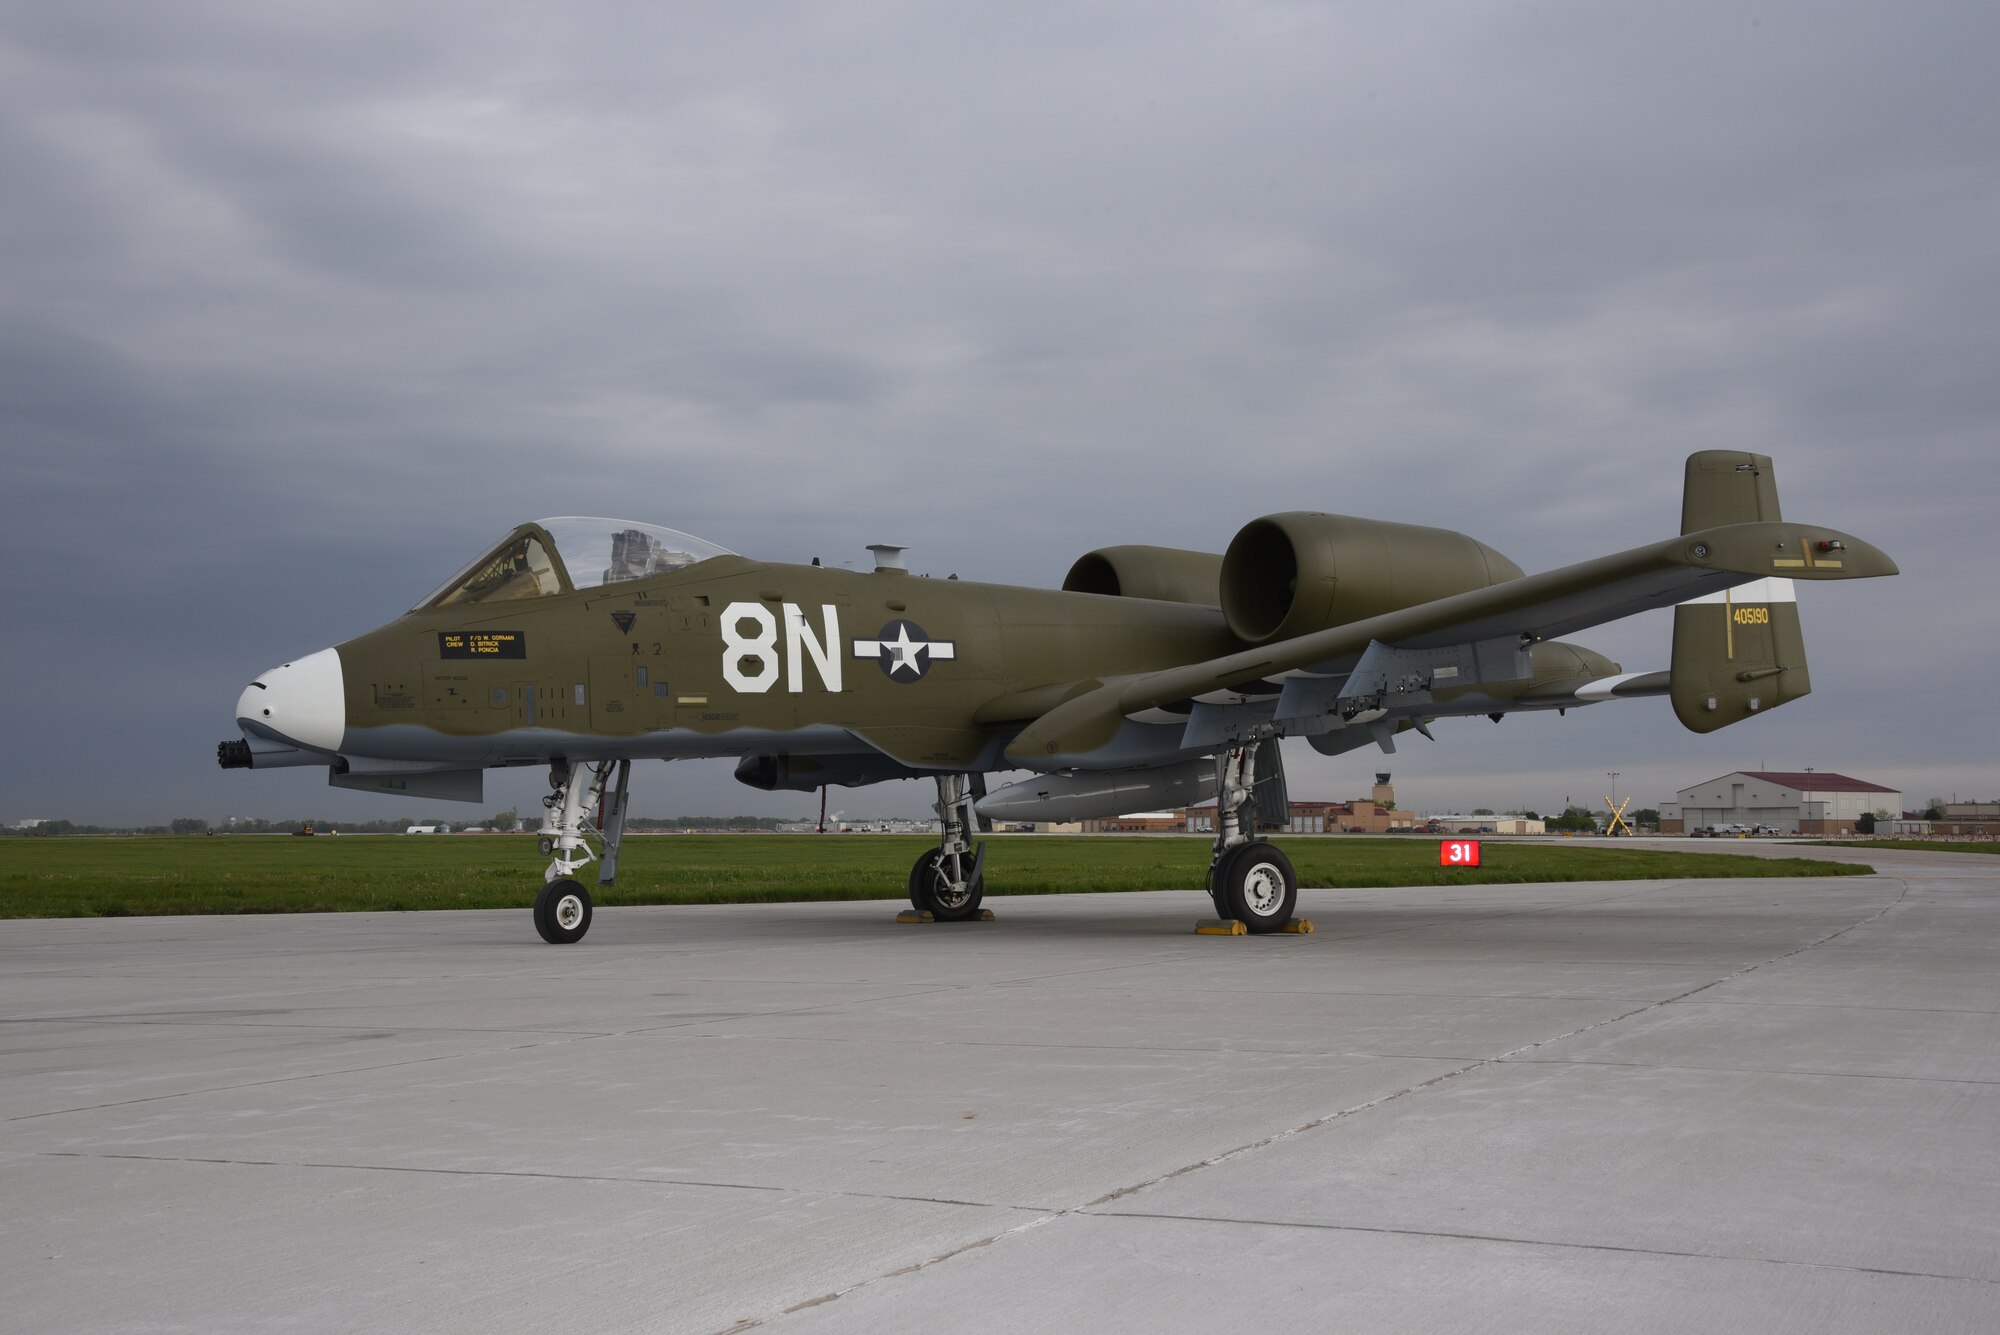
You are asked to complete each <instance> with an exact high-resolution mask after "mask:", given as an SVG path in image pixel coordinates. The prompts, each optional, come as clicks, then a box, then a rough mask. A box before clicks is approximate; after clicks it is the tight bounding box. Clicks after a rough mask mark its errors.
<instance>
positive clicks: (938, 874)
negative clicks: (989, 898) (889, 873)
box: [910, 848, 986, 922]
mask: <svg viewBox="0 0 2000 1335" xmlns="http://www.w3.org/2000/svg"><path fill="white" fill-rule="evenodd" d="M971 857H972V855H971V854H970V853H967V854H964V855H962V860H969V859H970V858H971ZM943 858H944V855H943V854H942V853H940V852H939V851H938V850H937V849H935V848H933V849H928V850H926V851H925V853H924V855H923V856H922V857H920V858H918V859H917V865H916V866H914V867H912V868H910V904H911V906H912V907H914V908H916V909H917V910H918V911H919V912H923V913H928V914H930V915H931V916H932V917H933V918H935V919H937V920H938V921H939V922H965V921H966V920H968V919H970V918H976V917H978V916H979V901H980V900H982V899H984V898H985V897H986V877H985V876H984V875H983V874H982V875H979V876H975V877H973V878H972V884H971V885H969V886H967V887H966V888H965V889H964V890H963V891H962V892H960V893H959V894H957V895H954V894H952V892H951V886H950V884H949V882H947V881H946V880H945V879H944V871H943V870H942V868H941V867H940V866H939V865H938V864H939V863H940V862H941V861H943Z"/></svg>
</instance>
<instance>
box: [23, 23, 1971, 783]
mask: <svg viewBox="0 0 2000 1335" xmlns="http://www.w3.org/2000/svg"><path fill="white" fill-rule="evenodd" d="M1996 50H2000V8H1996V7H1995V6H1993V5H1992V4H1991V3H1990V0H1986V2H1980V0H1968V2H1967V3H1962V4H1960V3H1940V2H1937V0H1912V2H1911V3H1904V4H1897V5H1883V4H1879V3H1829V2H1828V0H1815V2H1814V3H1774V4H1750V5H1746V4H1742V3H1739V2H1736V0H1732V2H1730V3H1705V2H1685V0H1684V2H1683V3H1677V4H1673V5H1663V4H1643V5H1640V4H1632V5H1621V4H1614V3H1607V2H1606V0H1572V2H1568V3H1541V4H1522V3H1402V4H1394V5H1391V4H1382V3H1374V4H1359V3H1350V4H1283V3H1254V2H1253V3H1232V4H1222V3H1210V4H1188V3H1159V2H1158V0H1147V2H1146V3H1139V2H1138V0H1133V2H1131V3H1096V4H1093V3H1075V2H1074V0H1072V2H1070V3H1062V4H1046V5H1045V4H1038V3H1013V4H1006V5H996V4H977V5H965V6H957V5H949V4H936V3H921V4H919V3H878V2H876V0H843V2H842V3H838V4H782V3H766V4H731V5H720V4H711V5H693V4H636V3H635V4H597V5H593V4H569V5H562V6H553V5H544V4H526V3H516V2H515V0H479V3H464V4H449V3H431V4H424V5H409V4H403V3H396V4H389V3H369V2H366V0H327V2H325V3H288V4H271V3H267V2H265V0H257V2H255V3H247V2H246V3H199V2H196V0H177V3H174V4H153V3H144V2H142V0H133V2H132V3H128V4H111V3H82V4H62V5H58V4H44V3H35V2H34V0H0V195H3V196H4V203H0V469H4V475H0V476H4V490H0V555H4V558H5V561H6V571H7V575H6V582H5V587H6V589H7V594H6V603H5V606H6V612H7V616H6V620H5V625H4V628H3V629H0V671H4V691H0V728H4V736H5V739H6V741H5V747H6V764H5V766H4V778H0V820H7V821H12V820H18V819H21V818H26V817H51V818H53V817H61V818H67V819H71V820H76V821H95V822H104V823H109V822H152V821H164V820H166V819H168V818H171V817H174V816H181V815H197V816H206V817H208V818H210V819H218V818H220V817H221V816H222V815H224V814H225V813H229V814H237V815H264V816H273V817H279V816H295V815H315V814H324V815H333V816H339V817H346V818H366V817H378V816H380V817H386V816H394V815H398V814H401V813H402V812H403V811H404V810H405V809H407V808H409V807H410V805H411V804H409V803H407V802H402V801H400V800H393V799H389V798H384V797H369V796H363V795H359V794H351V793H345V792H335V791H331V790H328V789H327V788H326V787H325V785H324V781H323V779H322V778H320V777H318V773H319V772H318V771H277V772H272V773H263V774H251V773H246V772H240V771H239V772H230V773H225V772H223V771H221V770H218V769H217V768H216V766H215V761H214V748H215V743H216V742H217V741H218V740H220V739H221V738H223V737H226V736H233V735H235V728H234V725H233V722H232V715H233V712H234V710H233V706H234V703H235V700H236V697H237V695H238V693H239V692H240V691H241V689H242V688H243V685H244V683H246V682H247V681H248V680H249V679H250V678H251V677H253V676H255V675H256V674H257V673H259V672H261V671H262V670H264V669H265V668H267V667H270V666H272V665H274V664H276V663H278V662H280V661H282V660H285V659H289V658H292V657H295V656H298V655H300V654H303V653H307V652H310V651H311V650H314V649H317V648H319V647H321V646H324V645H327V644H331V643H334V642H335V641H337V640H340V639H343V638H346V637H349V636H351V635H354V634H357V633H359V632H361V631H364V630H367V629H369V628H370V627H372V626H374V625H376V624H379V623H381V622H383V621H386V620H389V619H391V618H392V617H394V616H395V615H397V614H398V613H399V612H400V611H401V610H402V609H403V608H405V607H407V606H408V605H409V604H410V602H411V601H413V600H414V599H415V598H417V597H418V596H420V595H421V594H422V593H424V592H425V591H426V590H428V589H430V588H431V587H433V586H434V585H435V584H436V583H437V582H438V581H439V580H441V579H442V578H443V577H444V576H445V575H447V574H449V573H450V571H451V570H452V569H453V568H455V567H456V566H458V565H459V564H461V563H462V562H464V561H465V560H466V559H468V558H469V557H470V556H471V555H473V554H474V553H475V551H476V549H478V548H480V547H481V546H483V545H485V544H487V543H489V542H490V541H492V540H493V539H495V538H496V537H497V536H498V535H499V534H501V533H503V532H504V531H505V530H506V529H508V528H509V527H510V526H512V525H513V524H515V523H517V522H519V521H520V520H522V519H526V518H533V517H537V516H542V515H549V514H575V513H584V514H608V515H613V516H617V517H621V518H631V519H640V520H647V521H651V522H655V523H664V524H668V525H671V526H673V527H677V528H682V529H685V530H688V531H690V532H693V533H696V534H700V535H702V536H704V537H707V538H710V539H712V540H713V541H716V542H718V543H721V544H723V545H724V546H727V547H730V548H733V549H735V550H737V551H741V552H743V553H745V554H748V555H753V556H759V557H766V558H770V559H778V560H799V561H803V560H806V559H808V558H810V557H812V556H814V555H818V556H821V557H823V558H825V559H826V560H828V561H829V562H830V563H838V562H841V561H845V560H854V561H857V562H863V561H865V560H866V559H867V558H866V554H865V553H864V552H863V547H864V545H865V544H867V543H870V542H877V541H897V542H903V543H907V544H909V545H910V546H911V548H912V554H911V559H912V564H913V566H914V567H915V568H916V569H918V570H919V571H930V572H933V573H936V574H938V575H943V574H945V573H948V572H957V573H959V574H961V575H962V576H964V577H966V578H978V579H988V580H999V581H1010V582H1021V583H1032V584H1053V583H1056V582H1059V581H1060V580H1061V578H1062V575H1063V573H1064V571H1065V570H1066V569H1067V568H1068V566H1069V564H1070V562H1071V561H1072V560H1073V559H1074V558H1075V557H1076V556H1078V555H1079V554H1081V553H1082V552H1084V551H1086V550H1088V549H1090V548H1092V547H1096V546H1099V545H1102V544H1105V543H1111V542H1152V543H1160V544H1165V545H1171V546H1181V547H1193V548H1199V549H1204V550H1210V551H1220V550H1221V549H1222V548H1223V547H1224V546H1226V545H1227V543H1228V541H1229V538H1230V536H1231V535H1232V534H1233V533H1234V532H1235V531H1236V530H1237V529H1238V528H1239V527H1240V526H1241V525H1242V524H1243V523H1244V522H1246V521H1248V520H1250V519H1252V518H1254V517H1256V516H1258V515H1260V514H1266V513H1270V512H1272V511H1276V510H1285V509H1299V508H1312V509H1326V510H1332V511H1336V512H1342V513H1353V514H1363V515H1373V516H1378V517H1382V518H1390V519H1401V520H1408V521H1415V522H1421V523H1430V524H1437V525H1442V526H1446V527H1451V528H1458V529H1462V530H1465V531H1468V532H1470V533H1472V534H1474V535H1475V536H1477V537H1479V538H1481V539H1483V540H1485V541H1486V542H1488V543H1490V544H1492V545H1494V546H1495V547H1498V548H1499V549H1500V550H1502V551H1504V552H1506V553H1508V554H1509V555H1511V556H1512V557H1514V558H1515V559H1516V560H1517V561H1519V562H1520V563H1521V564H1522V565H1523V566H1524V567H1526V568H1527V569H1529V570H1535V569H1542V568H1547V567H1549V566H1552V565H1559V564H1563V563H1566V562H1569V561H1573V560H1579V559H1583V558H1586V557H1589V556H1595V555H1599V554H1602V553H1605V552H1609V551H1615V550H1620V549H1622V548H1625V547H1629V546H1632V545H1634V544H1637V543H1639V542H1644V541H1651V540H1653V539H1656V538H1660V537H1665V536H1668V535H1670V534H1672V533H1673V532H1675V531H1676V529H1677V528H1678V521H1679V490H1680V481H1681V465H1682V460H1683V458H1684V457H1685V455H1686V454H1687V453H1688V452H1690V451H1692V450H1695V449H1702V448H1730V449H1748V450H1755V451H1758V452H1761V453H1766V454H1770V455H1772V456H1774V457H1775V458H1776V460H1777V463H1778V475H1779V482H1780V486H1781V491H1782V494H1783V498H1784V505H1785V511H1786V513H1787V515H1788V516H1790V517H1793V518H1798V519H1804V520H1810V521H1812V522H1816V523H1825V524H1829V525H1832V526H1834V527H1838V528H1844V529H1846V530H1848V531H1850V532H1853V533H1856V534H1859V535H1861V536H1863V537H1865V538H1868V539H1869V540H1871V541H1873V542H1875V543H1877V544H1878V545H1880V546H1881V547H1883V548H1884V549H1885V550H1887V551H1888V552H1889V553H1890V554H1891V555H1892V556H1894V557H1895V558H1896V559H1897V561H1898V562H1899V563H1900V564H1901V566H1902V569H1903V572H1904V573H1903V575H1902V577H1901V578H1899V579H1895V580H1881V581H1873V582H1868V583H1855V584H1850V585H1825V586H1818V587H1809V588H1802V590H1801V602H1802V611H1803V616H1804V620H1805V629H1806V635H1807V641H1808V644H1809V646H1810V647H1811V651H1812V675H1813V684H1814V688H1815V690H1814V694H1813V695H1811V696H1810V697H1808V698H1807V699H1805V700H1803V701H1800V702H1798V703H1796V704H1793V705H1790V706H1788V707H1787V708H1786V709H1784V710H1783V711H1782V712H1779V713H1774V714H1772V715H1770V716H1768V717H1765V718H1761V719H1757V720H1753V721H1751V722H1748V723H1746V724H1743V725H1741V726H1739V727H1735V728H1732V729H1730V730H1728V731H1727V732H1724V733H1720V734H1716V735H1714V736H1711V737H1707V738H1697V737H1694V736H1692V735H1690V734H1687V733H1685V732H1683V731H1682V730H1681V728H1680V726H1679V725H1678V724H1677V723H1676V722H1675V721H1674V720H1673V717H1672V714H1671V711H1670V710H1669V708H1668V706H1667V704H1666V703H1665V702H1664V701H1662V700H1650V701H1641V702H1636V703H1626V704H1607V705H1602V706H1597V707H1594V708H1591V709H1588V710H1583V711H1578V712H1573V713H1571V714H1570V715H1569V716H1568V717H1566V718H1557V717H1555V716H1553V715H1549V716H1541V715H1535V716H1522V717H1518V718H1510V719H1508V720H1506V721H1505V722H1504V723H1502V724H1500V725H1497V726H1496V725H1494V724H1491V723H1489V722H1487V721H1485V720H1483V719H1481V720H1475V721H1471V722H1465V721H1447V722H1445V723H1442V724H1440V725H1439V726H1438V728H1437V729H1436V731H1437V735H1438V741H1437V742H1436V743H1434V744H1433V743H1426V742H1423V741H1421V740H1414V739H1412V740H1406V741H1405V742H1404V743H1403V744H1402V746H1401V750H1400V752H1399V753H1398V754H1397V755H1395V756H1393V757H1383V756H1380V755H1379V754H1378V753H1375V752H1372V751H1371V752H1361V753H1354V754H1352V755H1349V756H1346V757H1342V758H1340V759H1337V760H1324V759H1322V758H1320V757H1318V756H1316V755H1315V754H1314V753H1312V752H1311V751H1309V750H1307V749H1306V748H1305V747H1304V745H1303V744H1300V743H1293V744H1291V745H1290V746H1288V757H1289V768H1290V770H1291V779H1292V792H1293V795H1294V796H1296V797H1310V798H1342V797H1350V796H1357V795H1361V794H1363V793H1365V791H1366V787H1367V784H1368V782H1369V779H1370V775H1371V773H1372V772H1373V771H1374V770H1376V769H1378V768H1379V769H1387V770H1390V771H1392V772H1393V773H1394V774H1395V777H1396V782H1397V788H1398V792H1399V794H1400V796H1401V797H1402V798H1403V799H1404V802H1405V804H1406V805H1412V806H1415V807H1417V808H1418V809H1422V810H1442V809H1449V808H1454V807H1470V806H1474V805H1483V806H1491V807H1498V808H1505V807H1512V806H1516V805H1525V806H1532V807H1536V808H1542V809H1546V808H1548V807H1551V806H1560V804H1561V801H1562V799H1563V798H1564V797H1566V796H1567V797H1573V798H1575V799H1576V800H1578V801H1587V802H1590V803H1592V804H1595V803H1596V802H1597V801H1598V799H1599V798H1600V796H1601V795H1602V793H1603V791H1604V789H1605V787H1607V786H1608V780H1607V779H1606V777H1605V776H1606V773H1607V772H1608V771H1611V770H1617V771H1619V772H1620V775H1621V777H1620V779H1619V791H1620V795H1621V796H1624V795H1626V794H1632V795H1634V796H1636V797H1637V798H1638V799H1639V804H1641V805H1655V804H1657V803H1658V802H1659V801H1661V800H1666V799H1670V798H1671V797H1672V794H1673V791H1674V789H1675V788H1677V787H1681V786H1685V785H1688V784H1692V783H1694V782H1696V781H1699V780H1702V779H1706V778H1709V777H1712V776H1714V775H1718V774H1722V773H1726V772H1728V771H1730V770H1732V769H1737V768H1757V767H1768V768H1773V769H1777V768H1785V769H1796V768H1803V767H1805V766H1808V765H1810V766H1814V767H1816V768H1818V769H1821V770H1838V771H1843V772H1846V773H1849V774H1853V775H1856V776H1858V777H1861V778H1865V779H1873V780H1878V781H1881V782H1884V783H1886V784H1889V785H1892V786H1895V787H1899V788H1901V789H1902V790H1904V792H1905V794H1906V797H1907V800H1908V801H1909V802H1911V803H1915V802H1917V801H1919V800H1921V799H1922V798H1925V797H1929V796H1932V795H1944V796H1951V795H1953V794H1956V795H1958V796H1960V797H1966V798H1970V797H1974V796H1977V797H1981V798H1991V797H1993V796H1995V795H1997V794H2000V758H1996V740H2000V724H1996V719H2000V709H1996V707H1995V704H1994V701H1993V692H1994V690H1995V683H1994V680H1993V674H1992V673H1991V672H1990V671H1988V670H1987V669H1989V668H1991V667H1992V666H1993V665H1994V664H1995V662H1996V661H2000V612H1996V604H2000V594H1996V591H1995V588H1994V578H1993V574H1994V560H1993V557H1992V556H1991V555H1990V554H1985V555H1982V554H1981V553H1982V548H1981V547H1980V545H1979V544H1980V543H1981V542H1982V541H1983V540H1984V535H1990V533H1991V532H1992V530H1993V528H1994V523H1995V511H1996V504H2000V486H1996V480H2000V449H1996V445H2000V441H1996V435H2000V373H1996V365H2000V356H1996V353H2000V83H1996V81H1995V79H1994V76H1993V68H1992V62H1993V53H1994V52H1995V51H1996ZM1669 626H1670V622H1669V620H1668V618H1667V616H1666V614H1655V615H1653V616H1650V617H1645V618H1639V619H1636V620H1634V621H1632V622H1628V623H1624V624H1622V625H1620V626H1617V627H1610V628H1606V629H1604V630H1602V631H1598V632H1593V633H1589V634H1584V635H1580V636H1578V637H1577V639H1578V640H1579V641H1580V642H1582V643H1585V644H1587V645H1590V646H1591V647H1594V648H1598V649H1600V650H1602V651H1604V652H1606V653H1608V654H1610V655H1611V656H1612V657H1614V658H1617V659H1620V660H1622V661H1623V663H1624V665H1625V666H1626V667H1627V668H1628V669H1631V670H1641V669H1650V668H1658V667H1664V666H1666V661H1667V654H1668V633H1669ZM1292 747H1296V750H1295V751H1294V750H1292V749H1291V748H1292ZM634 781H635V786H636V792H635V797H634V810H635V812H639V813H643V814H679V813H691V812H719V813H726V812H736V811H758V812H766V813H771V814H786V813H791V812H800V813H803V812H805V811H807V810H810V809H812V808H813V806H814V799H813V798H811V797H809V796H800V795H788V796H780V797H767V796H765V795H762V794H757V793H754V792H752V791H751V790H749V789H746V788H742V787H740V786H739V785H736V784H735V783H734V782H733V781H731V779H730V777H729V766H728V765H727V764H715V765H711V764H700V765H695V764H684V765H673V766H661V765H657V764H655V765H648V766H644V767H642V768H641V769H640V770H639V771H638V773H637V774H635V778H634ZM537 791H538V784H537V783H536V782H534V781H533V780H532V779H530V778H527V777H525V776H522V775H519V774H514V775H507V776H490V777H489V783H488V795H489V796H488V802H487V803H486V804H485V805H486V807H487V808H488V809H497V808H499V807H501V806H506V805H512V804H515V803H516V802H521V803H527V802H531V801H532V800H533V794H534V793H535V792H537ZM927 791H928V785H923V786H922V788H921V789H920V788H919V786H918V785H913V784H898V785H891V786H888V787H885V788H881V789H876V790H863V791H860V792H856V793H840V794H838V795H837V797H836V805H837V806H842V807H844V808H845V809H847V810H849V811H850V812H851V813H854V814H860V813H863V812H871V811H882V812H885V813H886V812H890V811H915V810H917V809H919V808H920V807H921V806H922V805H923V803H924V802H925V801H927ZM430 806H431V807H432V808H434V809H435V811H436V814H442V815H447V816H451V817H459V818H464V817H469V816H473V815H477V814H482V813H481V812H479V811H478V810H476V809H473V808H462V807H459V806H457V805H456V804H449V803H444V804H430Z"/></svg>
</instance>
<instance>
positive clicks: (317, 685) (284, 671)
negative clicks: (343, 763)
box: [236, 649, 347, 752]
mask: <svg viewBox="0 0 2000 1335" xmlns="http://www.w3.org/2000/svg"><path fill="white" fill-rule="evenodd" d="M236 726H237V727H239V728H241V729H243V731H244V733H245V734H248V735H253V736H262V737H267V738H269V739H271V740H272V741H278V742H286V743H289V744H290V745H292V746H302V747H308V748H310V749H312V750H315V751H329V752H331V751H338V750H340V742H341V738H342V736H343V735H344V734H345V733H346V731H347V694H346V681H345V679H344V677H343V676H342V673H341V668H340V651H339V650H337V649H322V650H320V651H319V652H318V653H316V654H307V655H306V656H305V657H304V658H300V659H295V660H293V661H292V662H290V663H286V664H285V665H283V666H282V667H274V668H272V669H271V670H270V671H269V672H266V673H265V674H264V675H262V676H261V677H259V678H257V680H255V681H253V682H251V683H250V684H249V685H248V686H246V687H244V688H243V694H242V696H241V697H240V698H239V699H238V700H237V701H236Z"/></svg>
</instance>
